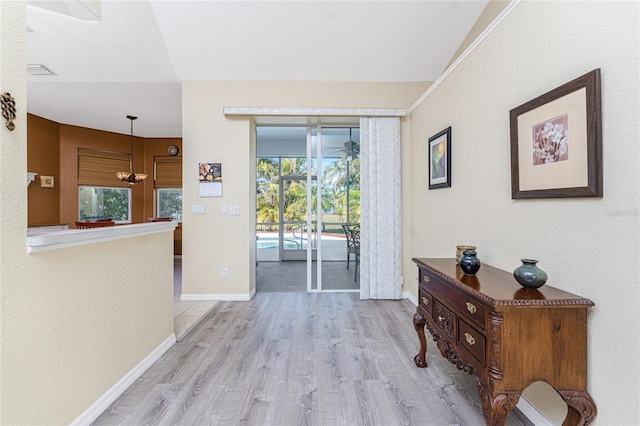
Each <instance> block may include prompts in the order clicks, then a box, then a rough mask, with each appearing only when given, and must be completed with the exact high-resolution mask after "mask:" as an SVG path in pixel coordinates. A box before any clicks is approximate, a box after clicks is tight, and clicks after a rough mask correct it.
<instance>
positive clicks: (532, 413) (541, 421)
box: [516, 396, 554, 426]
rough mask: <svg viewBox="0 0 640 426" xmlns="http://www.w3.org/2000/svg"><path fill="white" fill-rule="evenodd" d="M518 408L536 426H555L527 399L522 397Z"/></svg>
mask: <svg viewBox="0 0 640 426" xmlns="http://www.w3.org/2000/svg"><path fill="white" fill-rule="evenodd" d="M516 407H517V408H518V410H520V412H521V413H522V414H524V416H525V417H526V418H528V419H529V420H530V421H531V423H533V424H534V425H536V426H554V425H553V423H552V422H551V421H549V419H548V418H546V417H545V416H544V415H543V414H542V413H541V412H540V411H538V409H537V408H536V407H534V406H533V405H531V403H530V402H529V401H527V398H525V397H523V396H521V397H520V400H519V401H518V403H517V404H516Z"/></svg>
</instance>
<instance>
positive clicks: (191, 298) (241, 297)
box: [180, 290, 255, 302]
mask: <svg viewBox="0 0 640 426" xmlns="http://www.w3.org/2000/svg"><path fill="white" fill-rule="evenodd" d="M254 294H255V290H253V291H252V292H251V293H245V294H182V295H180V300H182V301H185V302H196V301H199V300H220V301H222V302H248V301H249V300H251V298H252V297H253V295H254Z"/></svg>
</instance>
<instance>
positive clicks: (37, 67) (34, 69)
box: [27, 64, 56, 75]
mask: <svg viewBox="0 0 640 426" xmlns="http://www.w3.org/2000/svg"><path fill="white" fill-rule="evenodd" d="M27 72H28V73H29V74H31V75H56V73H55V72H53V71H51V70H50V69H49V68H47V67H45V66H44V65H42V64H27Z"/></svg>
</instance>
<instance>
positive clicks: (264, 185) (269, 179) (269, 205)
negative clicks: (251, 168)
mask: <svg viewBox="0 0 640 426" xmlns="http://www.w3.org/2000/svg"><path fill="white" fill-rule="evenodd" d="M280 167H282V177H283V179H284V186H283V197H284V203H283V208H284V210H283V213H284V220H285V221H301V222H304V221H306V211H307V192H306V186H307V181H306V179H287V177H288V176H298V177H300V176H306V174H307V172H308V171H310V172H311V174H312V175H315V174H316V168H315V165H314V164H312V167H311V168H310V169H309V167H308V165H307V161H306V159H305V158H282V159H280V158H259V159H258V161H257V165H256V172H257V185H256V191H257V195H256V222H257V223H259V224H260V223H264V224H269V225H267V226H266V229H265V230H271V231H273V230H277V229H278V226H277V225H278V221H279V217H278V212H279V199H280V198H279V176H280ZM323 167H324V173H323V175H324V176H323V180H322V184H321V186H320V188H321V194H322V198H321V203H322V213H323V215H326V216H327V217H326V218H325V219H327V218H331V221H332V222H333V221H336V222H340V223H343V222H344V223H346V222H359V221H360V160H359V159H355V160H351V161H347V160H346V159H343V158H338V159H331V160H325V162H324V163H323ZM347 171H348V173H347ZM347 188H348V191H347ZM311 196H312V206H313V210H312V217H315V206H316V205H317V185H316V181H315V180H314V181H313V187H312V188H311ZM347 200H349V203H348V204H349V209H347ZM347 210H348V211H349V217H347ZM324 222H327V220H324Z"/></svg>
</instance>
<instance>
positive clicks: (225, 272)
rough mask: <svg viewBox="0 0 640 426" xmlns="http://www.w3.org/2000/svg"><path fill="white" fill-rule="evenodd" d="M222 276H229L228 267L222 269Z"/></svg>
mask: <svg viewBox="0 0 640 426" xmlns="http://www.w3.org/2000/svg"><path fill="white" fill-rule="evenodd" d="M220 276H221V277H222V278H227V277H228V276H229V272H228V271H227V268H226V267H224V268H221V269H220Z"/></svg>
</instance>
